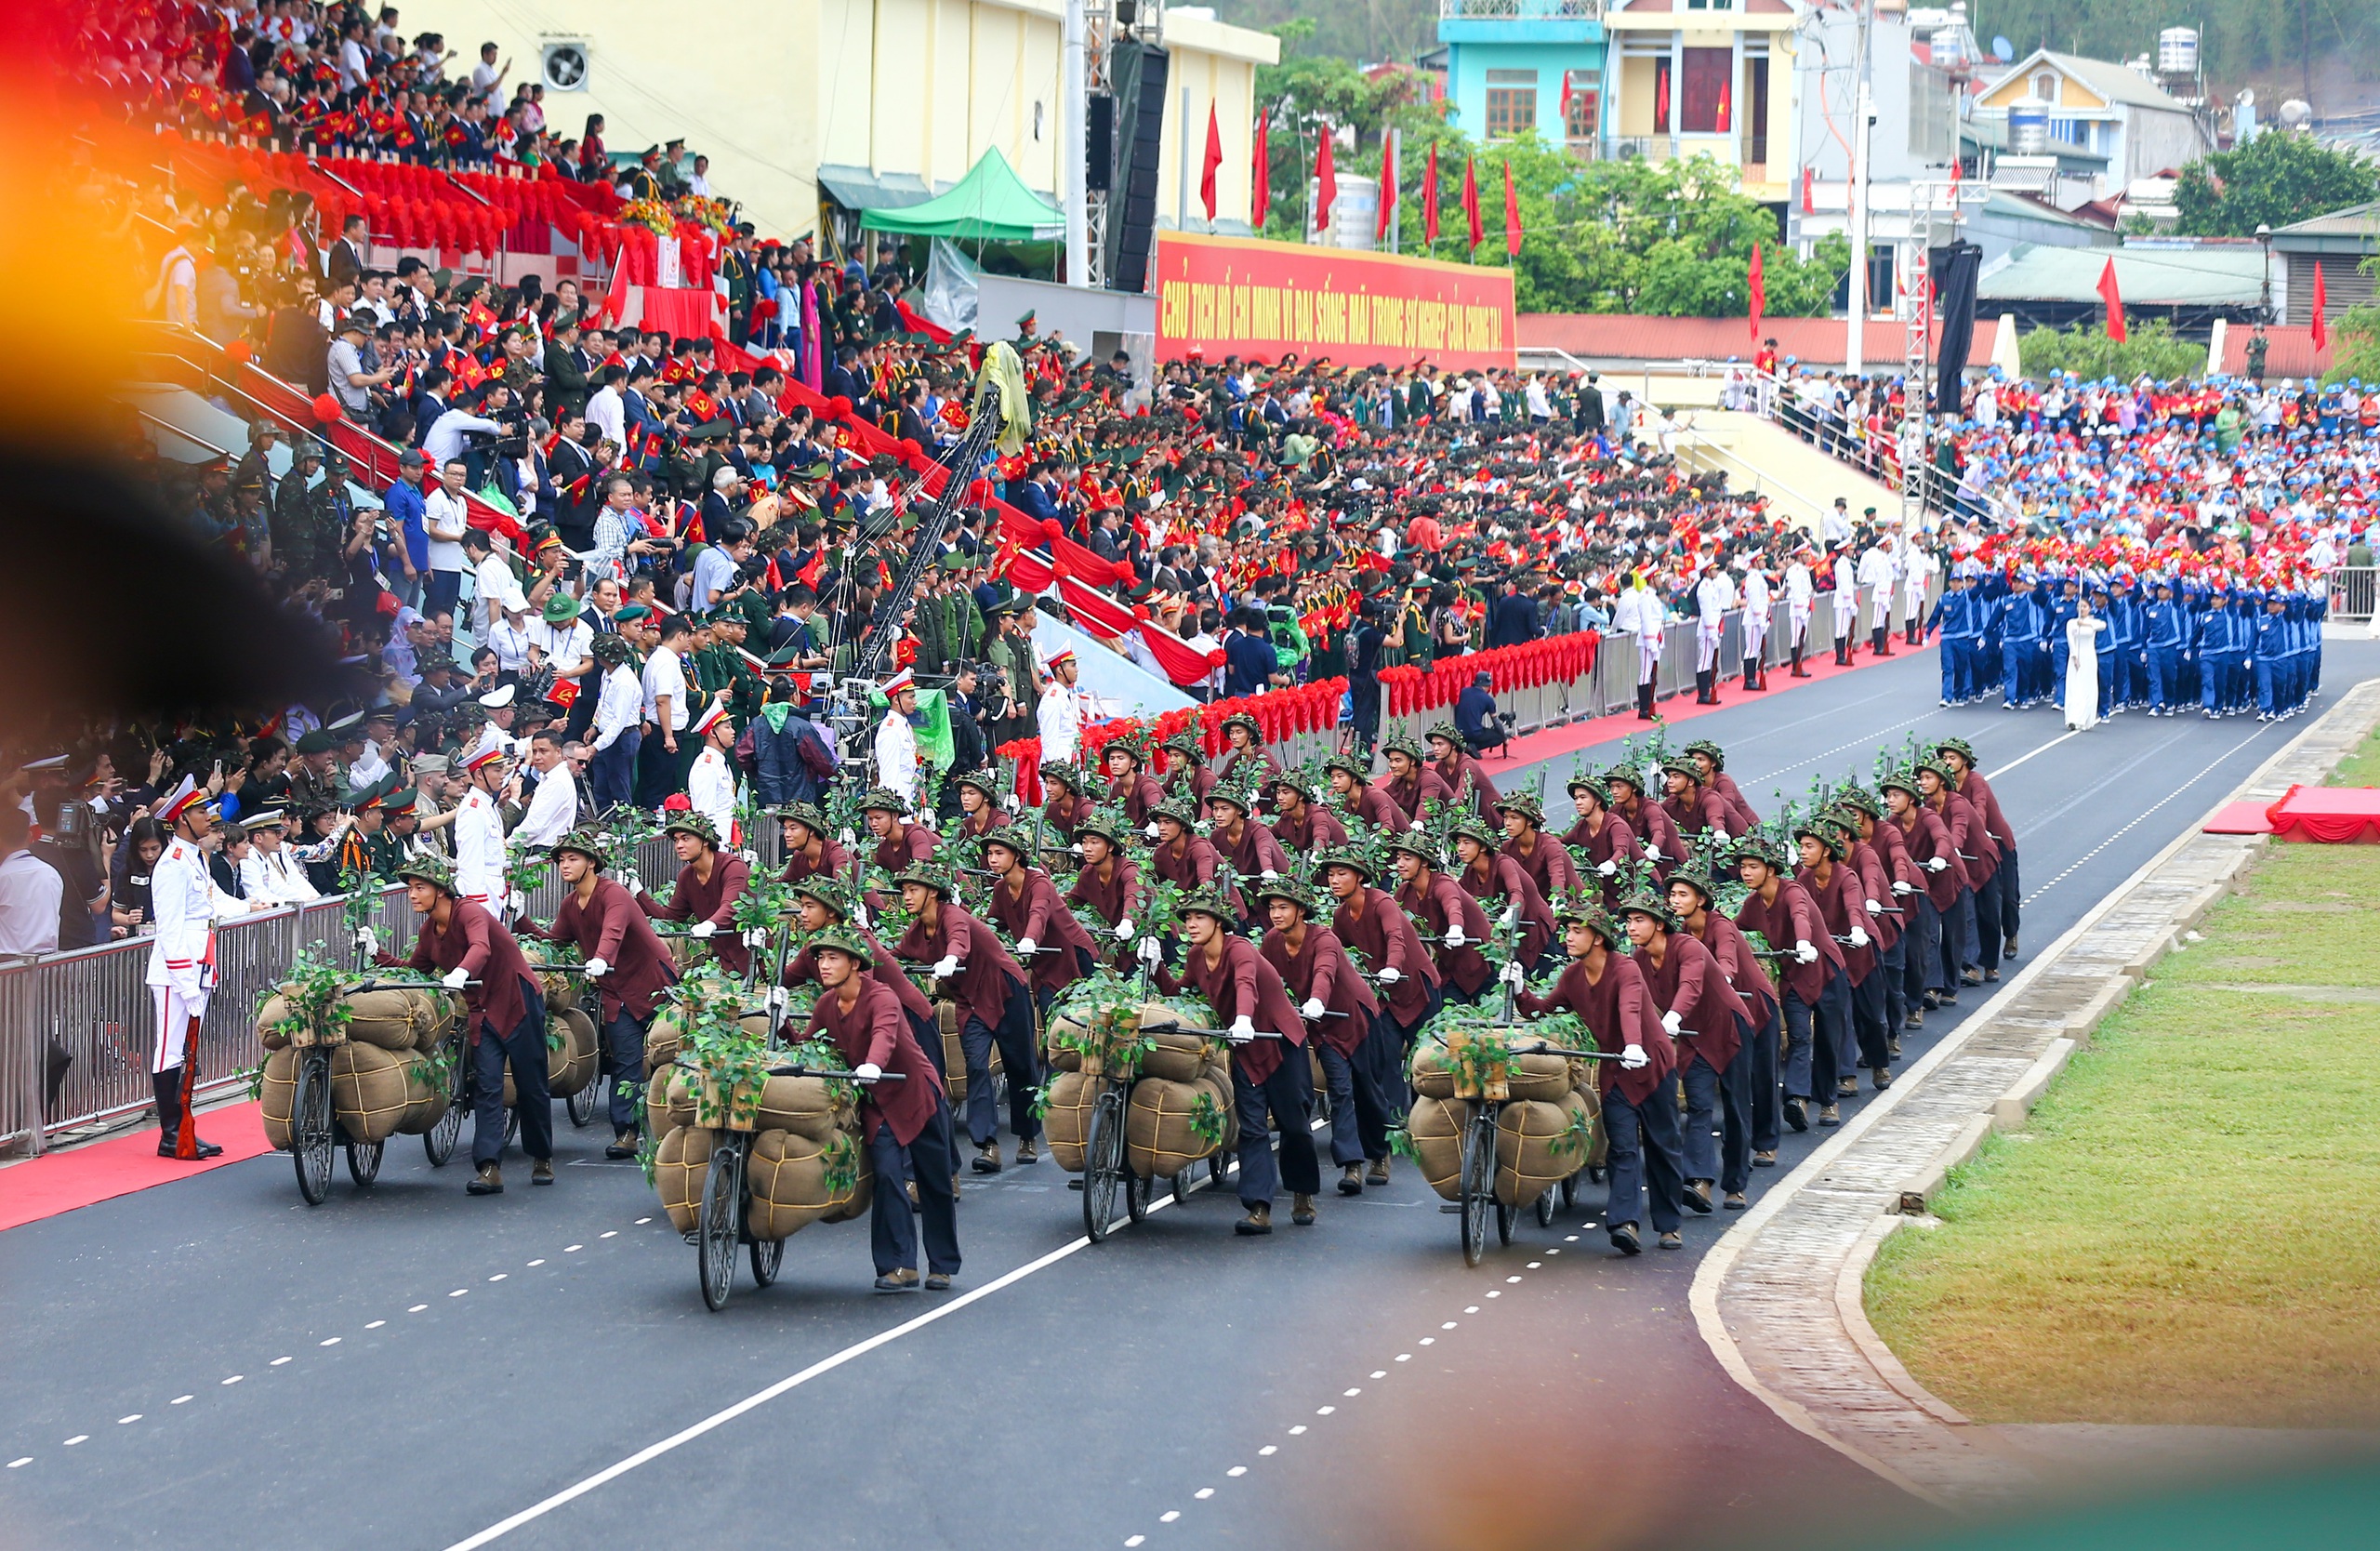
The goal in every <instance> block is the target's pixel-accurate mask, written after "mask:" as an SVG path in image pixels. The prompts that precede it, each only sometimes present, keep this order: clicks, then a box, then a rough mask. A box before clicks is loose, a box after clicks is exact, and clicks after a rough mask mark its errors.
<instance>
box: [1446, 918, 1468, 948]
mask: <svg viewBox="0 0 2380 1551" xmlns="http://www.w3.org/2000/svg"><path fill="white" fill-rule="evenodd" d="M1470 940H1471V939H1470V938H1469V937H1466V936H1464V935H1462V928H1461V927H1460V926H1456V925H1453V924H1451V923H1449V924H1448V927H1447V946H1448V948H1461V946H1462V945H1463V944H1465V943H1467V942H1469V941H1470Z"/></svg>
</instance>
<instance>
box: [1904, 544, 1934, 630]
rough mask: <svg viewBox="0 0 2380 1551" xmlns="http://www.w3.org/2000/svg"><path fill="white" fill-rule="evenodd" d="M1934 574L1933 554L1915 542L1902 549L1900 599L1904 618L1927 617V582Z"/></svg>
mask: <svg viewBox="0 0 2380 1551" xmlns="http://www.w3.org/2000/svg"><path fill="white" fill-rule="evenodd" d="M1933 575H1934V557H1933V556H1931V555H1929V554H1927V553H1926V552H1925V551H1924V550H1921V549H1919V548H1918V547H1917V546H1916V545H1914V544H1911V546H1910V547H1909V548H1908V549H1906V550H1902V551H1901V563H1900V601H1901V617H1902V618H1903V619H1923V618H1924V617H1925V584H1926V582H1927V581H1928V580H1930V579H1931V578H1932V577H1933Z"/></svg>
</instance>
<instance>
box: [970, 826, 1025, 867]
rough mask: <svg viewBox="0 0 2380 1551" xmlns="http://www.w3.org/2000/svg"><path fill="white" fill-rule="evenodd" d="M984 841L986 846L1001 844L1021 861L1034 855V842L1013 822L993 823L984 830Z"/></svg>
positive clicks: (1001, 846)
mask: <svg viewBox="0 0 2380 1551" xmlns="http://www.w3.org/2000/svg"><path fill="white" fill-rule="evenodd" d="M982 841H983V844H984V845H985V847H986V848H988V847H991V846H995V845H997V846H999V847H1000V848H1001V849H1003V850H1005V851H1007V852H1008V853H1009V854H1010V855H1012V856H1015V857H1016V858H1017V859H1018V860H1020V861H1023V860H1027V859H1029V858H1030V857H1031V856H1032V855H1033V842H1032V841H1031V840H1030V839H1028V838H1027V837H1026V836H1025V835H1021V834H1019V833H1018V832H1017V829H1016V826H1014V825H1013V824H1008V823H1000V824H995V825H993V826H992V827H991V828H990V829H986V830H985V831H984V833H983V837H982Z"/></svg>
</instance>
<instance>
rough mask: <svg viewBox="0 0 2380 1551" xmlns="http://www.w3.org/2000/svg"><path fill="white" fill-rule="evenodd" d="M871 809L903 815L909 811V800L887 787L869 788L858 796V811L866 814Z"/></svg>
mask: <svg viewBox="0 0 2380 1551" xmlns="http://www.w3.org/2000/svg"><path fill="white" fill-rule="evenodd" d="M871 809H881V810H882V811H883V812H885V813H888V814H896V815H897V814H905V813H907V812H908V811H909V800H908V799H907V798H906V797H904V796H902V795H901V794H900V793H899V792H897V791H894V790H893V789H891V788H889V787H870V788H868V789H867V790H866V791H865V792H862V793H861V794H860V800H859V811H860V812H862V813H866V812H868V811H870V810H871Z"/></svg>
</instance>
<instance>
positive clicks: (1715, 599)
mask: <svg viewBox="0 0 2380 1551" xmlns="http://www.w3.org/2000/svg"><path fill="white" fill-rule="evenodd" d="M1735 606H1736V584H1735V583H1734V582H1733V581H1730V580H1729V579H1728V577H1727V574H1726V572H1725V571H1718V570H1712V571H1707V572H1705V573H1703V577H1702V579H1701V580H1700V581H1699V582H1696V583H1695V584H1694V670H1695V671H1696V672H1698V673H1700V672H1703V671H1705V670H1706V669H1710V668H1711V667H1712V665H1713V664H1715V663H1717V662H1718V660H1719V653H1720V651H1721V649H1722V647H1723V645H1724V643H1725V641H1726V629H1727V611H1728V610H1729V609H1731V608H1733V607H1735Z"/></svg>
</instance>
